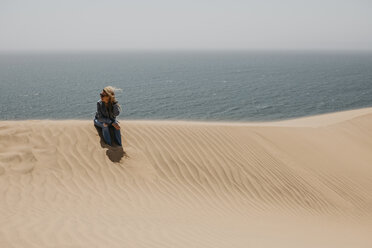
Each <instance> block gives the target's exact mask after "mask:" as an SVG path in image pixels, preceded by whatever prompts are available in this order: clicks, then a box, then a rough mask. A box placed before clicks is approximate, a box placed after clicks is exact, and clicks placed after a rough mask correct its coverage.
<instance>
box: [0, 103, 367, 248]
mask: <svg viewBox="0 0 372 248" xmlns="http://www.w3.org/2000/svg"><path fill="white" fill-rule="evenodd" d="M120 123H121V127H122V129H121V130H122V141H123V150H122V149H120V147H113V148H110V147H107V146H106V145H104V143H103V141H102V140H101V138H100V136H99V134H98V133H97V130H96V128H95V127H94V126H93V120H22V121H0V247H2V248H8V247H27V248H31V247H53V248H56V247H61V248H62V247H63V248H65V247H70V248H72V247H74V248H77V247H89V248H91V247H110V248H116V247H151V248H155V247H159V248H165V247H170V248H175V247H185V248H191V247H193V248H194V247H203V248H205V247H213V248H217V247H245V248H246V247H275V248H277V247H286V248H288V247H296V248H298V247H317V248H320V247H327V248H330V247H337V248H339V247H365V248H370V247H372V235H371V233H372V108H363V109H356V110H349V111H342V112H336V113H329V114H322V115H317V116H311V117H304V118H297V119H292V120H286V121H276V122H261V123H258V122H257V123H253V122H251V123H242V122H240V123H238V122H237V123H229V122H197V121H155V120H154V121H145V120H121V121H120Z"/></svg>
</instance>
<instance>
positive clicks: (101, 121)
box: [94, 86, 121, 146]
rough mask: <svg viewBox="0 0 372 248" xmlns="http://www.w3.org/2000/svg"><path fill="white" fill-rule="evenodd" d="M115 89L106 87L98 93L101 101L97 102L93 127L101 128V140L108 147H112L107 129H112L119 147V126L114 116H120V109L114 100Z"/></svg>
mask: <svg viewBox="0 0 372 248" xmlns="http://www.w3.org/2000/svg"><path fill="white" fill-rule="evenodd" d="M115 90H118V89H117V88H115V87H112V86H107V87H105V88H104V89H103V90H102V92H101V93H100V95H101V99H100V100H99V101H98V102H97V112H96V116H95V118H94V125H96V126H98V127H101V128H102V133H103V138H104V140H105V142H106V143H107V144H108V145H110V146H111V145H112V143H111V137H110V131H109V127H110V126H113V127H114V134H115V135H114V136H115V140H116V143H117V144H118V145H119V146H121V134H120V126H119V123H118V121H117V120H116V116H118V115H119V114H120V111H121V107H120V105H119V103H118V101H116V99H115V92H114V91H115Z"/></svg>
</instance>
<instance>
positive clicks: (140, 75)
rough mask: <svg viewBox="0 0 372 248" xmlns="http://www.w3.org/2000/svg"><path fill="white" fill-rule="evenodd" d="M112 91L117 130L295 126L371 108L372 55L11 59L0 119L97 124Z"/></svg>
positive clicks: (1, 86)
mask: <svg viewBox="0 0 372 248" xmlns="http://www.w3.org/2000/svg"><path fill="white" fill-rule="evenodd" d="M107 85H112V86H116V87H119V88H121V89H122V91H121V92H117V93H116V94H117V100H118V101H119V103H120V104H121V106H122V112H121V114H120V116H119V120H120V119H174V120H176V119H177V120H181V119H182V120H206V121H208V120H210V121H220V120H223V121H226V120H231V121H269V120H280V119H289V118H296V117H302V116H309V115H315V114H321V113H328V112H335V111H342V110H349V109H355V108H362V107H370V106H372V52H366V51H108V52H40V53H38V52H24V53H22V52H17V53H11V52H7V53H6V52H3V53H1V54H0V119H2V120H12V119H92V118H93V116H94V114H95V111H96V107H97V105H96V102H97V101H98V100H99V93H100V92H101V91H102V89H103V87H105V86H107Z"/></svg>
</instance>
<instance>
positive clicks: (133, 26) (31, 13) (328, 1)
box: [0, 0, 372, 51]
mask: <svg viewBox="0 0 372 248" xmlns="http://www.w3.org/2000/svg"><path fill="white" fill-rule="evenodd" d="M119 49H123V50H131V49H161V50H163V49H171V50H174V49H249V50H251V49H270V50H271V49H279V50H282V49H285V50H286V49H306V50H307V49H338V50H340V49H341V50H344V49H347V50H350V49H352V50H354V49H355V50H372V1H370V0H308V1H302V0H245V1H244V0H214V1H212V0H182V1H181V0H156V1H155V0H153V1H151V0H148V1H145V0H133V1H127V0H122V1H119V0H100V1H98V0H60V1H53V0H0V50H2V51H4V50H5V51H14V50H119Z"/></svg>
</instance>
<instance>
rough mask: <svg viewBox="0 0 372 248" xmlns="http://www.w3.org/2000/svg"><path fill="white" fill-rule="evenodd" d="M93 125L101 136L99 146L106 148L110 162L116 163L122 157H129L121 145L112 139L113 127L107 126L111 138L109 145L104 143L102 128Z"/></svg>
mask: <svg viewBox="0 0 372 248" xmlns="http://www.w3.org/2000/svg"><path fill="white" fill-rule="evenodd" d="M94 127H95V128H96V130H97V132H98V135H99V137H100V138H101V139H100V143H101V147H102V148H107V151H106V155H107V157H108V158H109V159H110V160H111V161H112V162H115V163H118V162H120V160H121V158H122V157H129V156H128V154H126V153H125V151H124V149H123V147H122V146H119V145H118V144H117V143H116V141H115V139H114V130H113V128H114V127H111V126H110V127H109V130H110V136H111V140H112V141H113V142H112V146H109V145H108V144H106V142H105V140H104V139H103V134H102V128H100V127H97V126H96V125H94Z"/></svg>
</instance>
